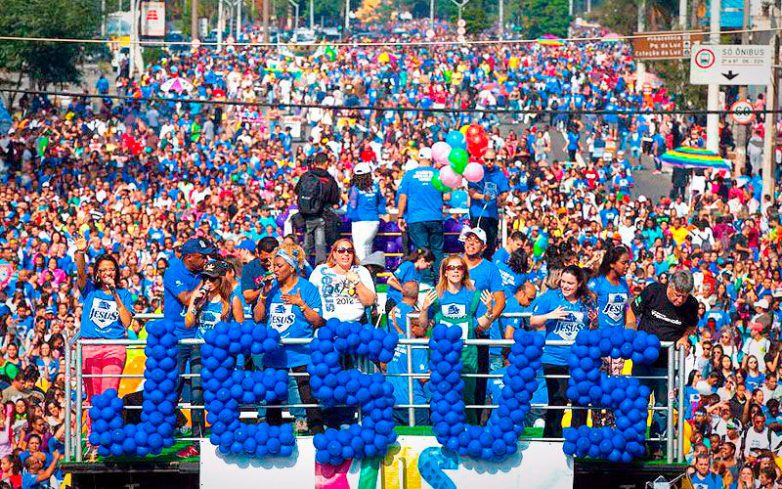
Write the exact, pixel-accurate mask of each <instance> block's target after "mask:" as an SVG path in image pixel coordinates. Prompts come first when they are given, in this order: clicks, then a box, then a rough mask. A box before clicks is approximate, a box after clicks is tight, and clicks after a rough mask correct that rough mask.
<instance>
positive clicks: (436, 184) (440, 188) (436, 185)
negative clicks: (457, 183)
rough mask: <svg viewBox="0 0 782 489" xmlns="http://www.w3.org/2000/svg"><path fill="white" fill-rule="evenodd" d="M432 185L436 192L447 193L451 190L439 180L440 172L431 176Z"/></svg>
mask: <svg viewBox="0 0 782 489" xmlns="http://www.w3.org/2000/svg"><path fill="white" fill-rule="evenodd" d="M432 186H434V188H436V189H437V191H438V192H443V193H448V192H450V191H451V189H450V188H448V187H446V186H445V185H443V182H441V181H440V172H437V173H435V174H434V176H432Z"/></svg>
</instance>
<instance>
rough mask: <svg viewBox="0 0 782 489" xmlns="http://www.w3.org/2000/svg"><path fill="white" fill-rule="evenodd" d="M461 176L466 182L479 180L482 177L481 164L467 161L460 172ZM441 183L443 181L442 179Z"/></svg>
mask: <svg viewBox="0 0 782 489" xmlns="http://www.w3.org/2000/svg"><path fill="white" fill-rule="evenodd" d="M462 176H463V177H464V178H465V179H466V180H467V181H468V182H472V183H476V182H480V181H481V180H482V179H483V166H482V165H481V164H480V163H468V164H467V167H466V168H465V169H464V172H462ZM443 183H445V181H444V180H443Z"/></svg>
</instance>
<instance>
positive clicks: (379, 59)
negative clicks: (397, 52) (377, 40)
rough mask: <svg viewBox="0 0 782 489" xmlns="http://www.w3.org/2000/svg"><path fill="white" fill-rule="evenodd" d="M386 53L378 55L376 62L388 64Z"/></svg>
mask: <svg viewBox="0 0 782 489" xmlns="http://www.w3.org/2000/svg"><path fill="white" fill-rule="evenodd" d="M389 59H390V58H389V57H388V53H385V52H383V53H380V56H378V57H377V60H378V61H379V62H381V63H388V61H389Z"/></svg>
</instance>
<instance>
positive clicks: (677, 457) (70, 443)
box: [65, 313, 686, 463]
mask: <svg viewBox="0 0 782 489" xmlns="http://www.w3.org/2000/svg"><path fill="white" fill-rule="evenodd" d="M528 316H529V313H506V314H503V315H502V316H501V317H504V318H526V317H528ZM162 317H163V316H162V314H137V315H135V316H134V319H136V320H139V321H146V320H156V319H162ZM407 333H408V334H407V338H400V340H399V345H401V346H403V347H405V348H406V349H407V373H403V374H384V375H396V376H399V377H406V378H407V380H408V402H407V404H399V405H395V406H394V407H395V408H402V409H405V408H406V409H408V410H409V411H408V413H409V424H410V426H415V414H414V413H415V409H426V408H429V407H430V406H429V404H415V403H414V399H413V395H414V393H413V388H412V387H413V382H414V381H415V379H417V378H428V377H429V373H422V374H417V373H411V372H412V370H413V365H412V362H413V361H412V351H413V349H418V348H423V349H428V347H429V339H427V338H410V336H411V335H410V320H409V319H408V323H407ZM310 341H312V340H311V339H310V338H283V339H282V340H281V344H284V345H291V344H308V343H309V342H310ZM203 343H204V341H203V340H200V339H183V340H180V344H203ZM512 344H513V340H490V339H470V340H465V345H484V346H488V347H492V346H500V347H510V346H511V345H512ZM572 344H573V342H572V341H546V342H545V345H547V346H569V345H572ZM87 345H123V346H126V347H133V346H135V347H140V348H143V347H144V346H145V345H146V341H145V340H129V339H122V340H104V339H83V338H79V337H74V338H73V339H72V340H70V342H69V348H66V351H65V364H66V366H67V367H66V369H65V376H66V380H65V391H66V392H65V398H66V399H69V400H71V402H72V403H73V404H75V405H71V406H69V409H66V412H65V416H66V419H65V425H66V435H65V460H66V461H68V462H82V461H83V453H84V442H85V436H84V431H85V427H86V417H87V416H86V412H87V410H88V409H89V408H90V407H91V406H90V405H88V404H87V403H86V402H85V401H84V400H83V396H84V379H86V378H98V377H107V378H108V377H113V378H143V375H139V374H124V373H123V374H120V375H94V374H93V375H85V374H84V372H83V370H82V367H83V362H82V351H83V347H84V346H87ZM661 350H664V351H665V354H666V355H667V358H668V372H667V375H666V376H664V377H663V376H647V377H641V376H636V378H638V379H665V380H666V382H667V389H666V391H667V392H668V393H669V395H668V396H667V399H666V400H665V406H659V407H655V406H652V407H650V408H649V410H650V411H655V410H657V411H666V412H667V426H666V428H665V433H664V434H661V436H660V437H659V438H647V441H659V442H663V441H664V442H665V443H666V457H667V462H668V463H673V462H674V461H676V462H683V461H684V457H685V453H684V437H683V436H682V435H683V433H684V423H685V421H684V416H678V418H675V417H674V414H675V412H674V403H673V400H674V398H673V396H672V395H670V393H672V392H674V390H675V389H677V388H678V393H677V395H678V399H677V400H678V405H679V406H684V389H683V386H684V384H685V381H686V379H685V369H684V365H685V355H686V352H685V350H684V349H678V350H677V349H676V346H675V344H674V343H673V342H661ZM662 354H663V352H662V351H661V355H662ZM356 368H358V370H359V371H361V372H362V373H370V374H371V373H375V372H377V371H378V370H377V369H376V367H375V365H374V364H373V363H372V362H369V361H362V359H359V361H358V362H357V364H356ZM290 375H292V376H296V375H307V376H308V375H309V374H308V373H307V372H303V373H298V374H297V373H291V374H290ZM195 376H196V375H195V374H187V373H186V374H183V377H195ZM462 377H475V378H479V377H483V378H489V379H491V378H501V377H502V375H499V374H490V373H489V374H480V373H475V374H462ZM539 377H542V378H544V379H545V378H569V376H568V375H542V376H539ZM316 406H317V407H322V406H321V405H320V404H318V405H310V404H282V407H283V408H296V407H298V408H306V407H316ZM497 407H498V406H497V405H496V404H490V405H468V406H466V408H473V409H495V408H497ZM531 407H532V409H538V410H544V411H545V410H548V409H562V410H584V409H586V410H589V409H599V408H589V407H583V406H574V405H568V406H551V405H549V404H532V405H531ZM178 408H180V409H183V410H187V409H190V410H193V409H204V406H203V405H193V404H191V403H183V402H180V403H179V404H178ZM124 409H141V406H125V407H124ZM248 410H249V408H248ZM252 411H253V412H254V413H255V414H256V415H257V406H255V407H253V410H252ZM72 416H75V421H76V422H75V423H74V420H73V419H72ZM358 416H359V422H360V420H361V410H360V408H359V409H358ZM674 419H676V420H677V425H676V429H674ZM74 428H75V429H74ZM178 439H179V440H190V441H196V440H198V439H196V438H186V437H180V438H178ZM525 439H526V440H529V441H556V442H559V441H563V438H542V437H528V438H527V437H525Z"/></svg>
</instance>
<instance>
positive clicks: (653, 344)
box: [562, 328, 660, 463]
mask: <svg viewBox="0 0 782 489" xmlns="http://www.w3.org/2000/svg"><path fill="white" fill-rule="evenodd" d="M659 353H660V340H659V338H657V336H655V335H653V334H648V333H646V332H644V331H635V330H631V329H624V328H605V329H600V330H592V331H581V332H580V333H578V335H577V336H576V342H575V343H574V344H573V346H572V347H571V354H570V356H569V357H568V365H569V367H570V377H571V379H570V385H569V386H568V390H567V395H568V397H569V398H570V399H571V400H572V401H574V402H576V403H577V404H579V405H582V406H586V405H589V404H591V405H593V406H601V407H605V408H610V409H613V410H614V414H615V417H616V428H608V427H603V428H589V427H586V426H580V427H578V428H567V429H565V431H564V437H565V443H564V444H563V447H562V449H563V450H564V452H565V453H566V454H568V455H576V456H578V457H592V458H603V459H608V460H609V461H611V462H620V461H621V462H623V463H627V462H630V461H632V460H633V459H634V458H635V457H639V456H642V455H643V454H644V440H645V438H646V418H647V409H648V399H649V393H650V391H649V388H648V387H647V386H645V385H641V383H640V382H639V380H638V379H635V378H631V377H609V376H608V375H606V374H605V373H604V372H601V371H600V366H601V364H602V361H601V358H602V357H607V356H610V357H612V358H620V357H621V358H624V359H625V360H627V359H632V360H633V363H634V364H651V363H653V362H654V361H655V360H657V357H658V356H659Z"/></svg>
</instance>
